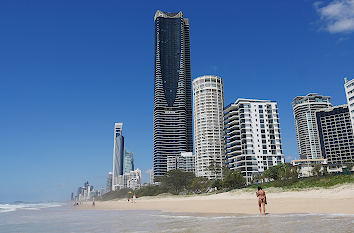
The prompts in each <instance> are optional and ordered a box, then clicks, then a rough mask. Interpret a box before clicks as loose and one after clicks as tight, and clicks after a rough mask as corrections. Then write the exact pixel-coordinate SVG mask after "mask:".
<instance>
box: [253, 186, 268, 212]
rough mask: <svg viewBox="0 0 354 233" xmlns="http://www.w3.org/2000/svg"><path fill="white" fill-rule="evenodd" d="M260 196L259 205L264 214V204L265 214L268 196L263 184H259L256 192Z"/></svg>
mask: <svg viewBox="0 0 354 233" xmlns="http://www.w3.org/2000/svg"><path fill="white" fill-rule="evenodd" d="M256 195H257V197H258V206H259V213H260V214H262V205H263V214H264V215H265V205H266V204H267V197H266V194H265V192H264V191H263V190H262V187H261V186H258V192H256Z"/></svg>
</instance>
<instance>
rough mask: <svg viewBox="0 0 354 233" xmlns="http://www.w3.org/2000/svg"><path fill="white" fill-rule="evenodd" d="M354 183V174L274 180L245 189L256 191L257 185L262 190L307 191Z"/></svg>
mask: <svg viewBox="0 0 354 233" xmlns="http://www.w3.org/2000/svg"><path fill="white" fill-rule="evenodd" d="M347 183H354V174H350V175H342V174H338V175H324V176H312V177H306V178H299V179H294V180H290V181H289V180H275V181H271V182H267V183H262V184H252V185H250V186H248V187H247V188H252V189H256V188H257V187H258V185H261V186H262V188H265V189H267V188H272V187H279V188H282V189H284V190H296V189H309V188H330V187H332V186H335V185H340V184H347Z"/></svg>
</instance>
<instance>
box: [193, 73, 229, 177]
mask: <svg viewBox="0 0 354 233" xmlns="http://www.w3.org/2000/svg"><path fill="white" fill-rule="evenodd" d="M223 109H224V87H223V81H222V79H221V78H220V77H218V76H215V75H206V76H201V77H198V78H196V79H194V80H193V114H194V146H195V174H196V176H202V177H207V178H209V179H215V178H218V179H220V178H221V177H222V166H223V160H224V156H225V152H224V133H223V128H224V127H223V125H224V117H223Z"/></svg>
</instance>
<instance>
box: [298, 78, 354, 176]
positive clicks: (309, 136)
mask: <svg viewBox="0 0 354 233" xmlns="http://www.w3.org/2000/svg"><path fill="white" fill-rule="evenodd" d="M353 80H354V79H353ZM353 80H351V81H348V80H347V79H345V84H344V87H345V92H346V96H347V101H348V104H345V105H340V106H332V104H331V103H330V99H331V98H330V97H329V96H322V95H320V94H315V93H310V94H308V95H306V96H298V97H296V98H295V99H294V101H293V109H294V119H295V128H296V136H297V142H298V150H299V160H294V161H292V164H293V165H294V166H296V167H298V168H299V169H298V170H299V174H300V176H310V175H312V174H311V171H312V169H313V168H314V167H315V166H316V165H318V164H321V166H322V167H325V168H326V172H341V171H342V170H343V168H345V167H347V164H349V163H353V162H354V128H353V122H354V118H353V117H352V115H353V113H354V111H353V110H351V108H350V107H351V106H352V107H353V106H354V103H353V101H354V97H353V96H354V81H353Z"/></svg>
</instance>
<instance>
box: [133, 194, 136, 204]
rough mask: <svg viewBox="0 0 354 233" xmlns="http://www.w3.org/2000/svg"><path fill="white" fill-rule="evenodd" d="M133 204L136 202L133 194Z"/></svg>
mask: <svg viewBox="0 0 354 233" xmlns="http://www.w3.org/2000/svg"><path fill="white" fill-rule="evenodd" d="M135 202H136V195H135V193H134V195H133V203H135Z"/></svg>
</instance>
